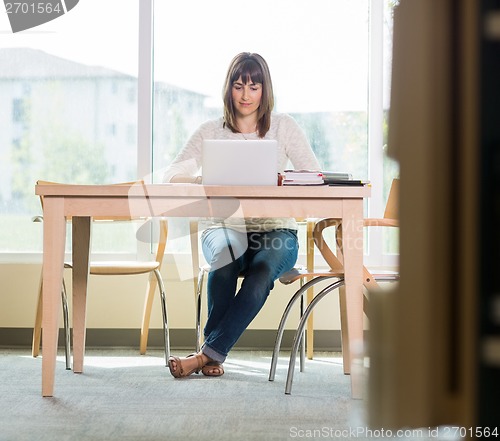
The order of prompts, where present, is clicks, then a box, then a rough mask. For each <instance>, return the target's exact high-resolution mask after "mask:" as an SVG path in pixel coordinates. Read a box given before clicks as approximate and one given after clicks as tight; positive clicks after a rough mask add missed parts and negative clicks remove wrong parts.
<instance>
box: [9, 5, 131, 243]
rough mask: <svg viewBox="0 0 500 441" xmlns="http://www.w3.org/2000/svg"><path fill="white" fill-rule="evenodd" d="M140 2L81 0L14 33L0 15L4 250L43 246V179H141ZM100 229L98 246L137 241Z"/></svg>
mask: <svg viewBox="0 0 500 441" xmlns="http://www.w3.org/2000/svg"><path fill="white" fill-rule="evenodd" d="M138 4H139V2H138V0H106V1H105V2H103V1H99V0H85V1H81V2H79V3H78V4H77V5H76V6H75V7H74V8H73V9H71V10H69V11H67V13H65V14H64V15H62V16H60V17H59V18H56V19H55V20H53V21H50V22H48V23H46V24H43V25H40V26H38V27H36V28H33V29H29V30H26V31H23V32H18V33H11V31H10V24H9V20H8V17H7V14H0V31H1V32H2V34H3V35H2V38H1V39H0V66H1V67H0V126H1V127H2V130H1V131H0V158H1V160H0V231H2V233H0V252H33V251H40V250H41V243H42V234H41V225H40V224H33V223H32V222H31V217H32V216H33V215H35V214H39V213H41V208H40V202H39V200H38V198H37V197H36V196H35V195H34V185H35V182H36V181H37V180H48V181H56V182H66V183H84V184H96V183H113V182H123V181H130V180H133V179H135V178H136V173H137V172H136V170H137V165H136V164H137V141H136V131H137V71H138V68H137V51H138ZM117 16H119V20H114V19H113V17H117ZM99 228H100V227H98V226H97V227H96V233H97V235H98V234H99ZM102 236H106V237H107V238H108V241H107V243H106V246H104V247H103V246H102V245H101V244H100V243H99V242H98V241H97V240H94V241H93V242H94V244H95V245H96V249H99V250H100V251H104V250H105V251H107V252H114V251H121V250H124V249H127V250H129V251H135V249H136V242H135V238H134V236H133V235H132V236H131V235H130V234H127V235H124V234H123V233H122V232H120V231H119V232H117V233H111V232H110V233H105V232H103V233H102ZM125 237H130V241H127V239H125ZM68 242H69V241H68ZM118 248H119V249H118Z"/></svg>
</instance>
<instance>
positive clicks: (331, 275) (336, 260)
mask: <svg viewBox="0 0 500 441" xmlns="http://www.w3.org/2000/svg"><path fill="white" fill-rule="evenodd" d="M398 199H399V179H394V180H393V182H392V185H391V190H390V193H389V197H388V200H387V204H386V208H385V211H384V217H383V218H366V219H364V222H363V224H364V226H365V227H373V226H378V227H380V226H382V227H398V226H399V222H398V218H397V206H398ZM330 227H335V228H336V235H335V236H336V244H337V253H336V254H335V253H333V251H332V250H331V248H330V247H329V246H328V244H327V242H326V240H325V238H324V235H323V233H324V230H325V229H326V228H330ZM313 238H314V243H315V245H316V246H317V247H318V249H319V250H320V252H321V254H322V256H323V258H324V259H325V261H326V263H327V264H328V265H329V267H330V268H329V269H328V270H315V271H312V272H311V271H296V272H290V273H288V274H286V275H285V276H284V277H283V278H282V280H281V281H282V283H286V284H289V283H293V282H294V281H296V280H301V279H303V278H306V277H307V278H309V279H310V281H309V282H307V283H306V284H304V285H303V286H302V287H301V288H300V289H299V290H298V291H297V292H296V293H295V294H294V296H293V297H292V298H291V299H290V301H289V303H288V305H287V307H286V309H285V311H284V313H283V316H282V318H281V322H280V325H279V327H278V332H277V336H276V344H275V348H274V351H273V356H272V361H271V368H270V373H269V381H273V380H274V378H275V375H276V366H277V361H278V354H279V350H280V346H281V340H282V337H283V332H284V327H285V323H286V320H287V319H288V316H289V313H290V310H291V308H292V306H293V304H294V303H295V302H296V301H297V299H298V298H299V297H300V296H301V295H302V294H303V292H304V291H305V290H308V289H311V288H312V287H313V286H314V285H315V284H317V283H320V282H325V281H329V280H331V279H333V280H331V282H330V283H328V284H327V285H326V286H325V287H324V288H323V289H322V290H321V291H320V292H319V293H318V294H316V296H315V297H314V299H313V300H312V301H311V302H310V303H309V305H308V307H307V309H306V311H305V312H304V314H303V315H302V317H301V320H300V322H299V325H298V327H297V331H296V333H295V338H294V343H293V346H292V352H291V354H290V361H289V366H288V374H287V381H286V387H285V393H287V394H289V393H291V388H292V381H293V372H294V368H295V360H296V357H297V352H298V348H299V345H300V336H301V334H302V332H303V330H304V328H305V324H306V321H307V320H308V317H309V316H310V314H311V313H312V311H313V309H314V308H315V306H316V305H317V304H318V302H319V301H320V300H321V299H323V298H324V297H325V296H326V295H327V294H328V293H330V292H332V291H334V290H335V289H337V288H338V289H339V305H340V322H341V338H342V355H343V364H344V373H345V374H349V373H350V368H351V366H350V354H349V352H348V348H349V335H348V333H347V319H348V318H347V310H346V306H345V303H346V301H345V291H344V290H343V285H344V279H343V276H344V271H343V264H342V262H343V259H342V224H341V222H340V220H339V219H333V218H328V219H322V220H321V221H319V222H318V223H316V225H315V227H314V231H313ZM397 280H399V273H397V272H392V271H380V272H376V273H375V272H371V271H369V270H368V269H367V268H366V267H365V266H363V281H364V282H363V284H364V287H365V288H366V290H367V291H368V292H369V291H373V290H378V289H379V285H378V282H381V281H387V282H391V281H397ZM363 309H364V311H365V314H367V315H368V316H369V308H368V299H367V297H366V295H365V296H364V305H363Z"/></svg>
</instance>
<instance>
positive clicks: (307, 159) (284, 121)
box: [164, 113, 321, 232]
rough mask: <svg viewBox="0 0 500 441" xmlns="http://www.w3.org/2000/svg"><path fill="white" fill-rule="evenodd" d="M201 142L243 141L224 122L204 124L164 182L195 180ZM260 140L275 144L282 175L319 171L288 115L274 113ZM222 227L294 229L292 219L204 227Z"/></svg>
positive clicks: (233, 221) (218, 221)
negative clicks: (289, 170)
mask: <svg viewBox="0 0 500 441" xmlns="http://www.w3.org/2000/svg"><path fill="white" fill-rule="evenodd" d="M244 138H245V139H259V137H258V135H257V133H251V134H246V133H245V136H244ZM204 139H243V135H242V134H241V133H233V132H232V131H231V130H230V129H228V128H227V127H224V120H223V118H218V119H215V120H210V121H207V122H205V123H203V124H202V125H201V126H200V127H199V128H198V129H197V130H196V131H195V132H194V133H193V135H192V136H191V138H190V139H189V140H188V142H187V144H186V145H185V146H184V148H183V149H182V150H181V151H180V152H179V154H178V155H177V157H176V158H175V159H174V161H173V162H172V163H171V164H170V166H169V167H168V168H167V170H166V172H165V175H164V182H170V180H171V179H172V178H173V177H174V176H176V175H183V176H192V177H193V178H194V177H195V176H198V175H200V173H202V172H203V171H202V170H200V168H201V146H202V141H203V140H204ZM263 139H275V140H277V141H278V169H277V170H276V171H277V173H282V172H283V171H284V170H285V169H286V168H287V167H291V168H294V169H307V170H320V169H321V167H320V165H319V163H318V160H317V159H316V156H315V155H314V153H313V151H312V149H311V146H310V144H309V142H308V140H307V138H306V136H305V134H304V132H303V131H302V129H301V128H300V127H299V125H298V124H297V123H296V121H295V120H294V119H293V118H292V117H291V116H289V115H287V114H283V113H273V114H272V116H271V127H270V129H269V131H268V132H267V133H266V136H265V137H264V138H263ZM221 225H225V226H228V227H231V228H235V229H238V230H240V231H245V230H246V231H247V232H253V231H270V230H273V229H276V228H291V229H296V228H297V226H296V222H295V219H289V218H273V219H263V218H250V219H242V218H238V217H230V218H228V219H210V221H208V222H207V224H205V225H204V226H205V227H210V226H221Z"/></svg>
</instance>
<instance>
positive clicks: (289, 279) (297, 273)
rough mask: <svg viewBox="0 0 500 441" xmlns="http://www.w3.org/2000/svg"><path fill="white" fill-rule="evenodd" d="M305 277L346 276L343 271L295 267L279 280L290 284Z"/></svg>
mask: <svg viewBox="0 0 500 441" xmlns="http://www.w3.org/2000/svg"><path fill="white" fill-rule="evenodd" d="M304 277H338V278H340V277H344V273H343V272H342V271H334V270H331V269H330V270H324V271H319V270H317V271H316V270H315V271H308V270H306V269H300V268H293V269H291V270H290V271H287V272H286V273H285V274H283V275H282V276H281V277H280V278H279V281H280V282H281V283H283V284H284V285H290V284H291V283H293V282H295V281H296V280H300V279H302V278H304Z"/></svg>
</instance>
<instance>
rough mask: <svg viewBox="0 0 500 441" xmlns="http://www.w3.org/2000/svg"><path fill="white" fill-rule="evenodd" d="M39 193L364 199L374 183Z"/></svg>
mask: <svg viewBox="0 0 500 441" xmlns="http://www.w3.org/2000/svg"><path fill="white" fill-rule="evenodd" d="M35 193H36V194H37V195H40V196H65V197H72V196H75V197H84V196H89V197H101V196H102V197H144V196H145V195H147V196H148V197H194V198H197V197H236V198H240V197H241V198H245V197H247V198H264V199H266V198H287V197H290V198H306V199H311V198H312V199H322V198H328V199H330V198H342V199H346V198H355V199H357V198H365V197H369V196H370V194H371V186H369V185H365V186H349V185H346V186H328V185H314V186H220V185H200V184H115V185H74V184H52V183H50V184H46V183H43V184H37V185H36V187H35Z"/></svg>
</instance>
